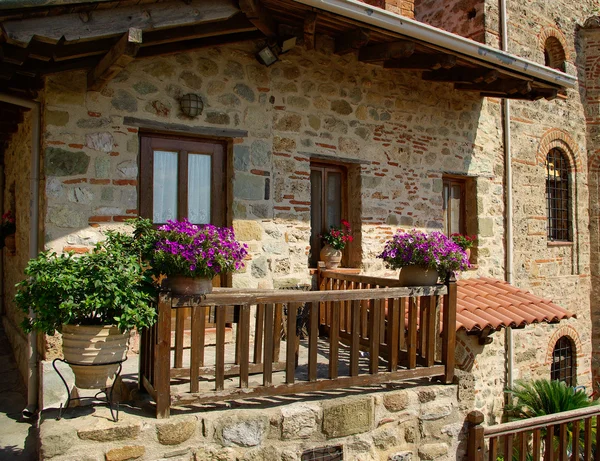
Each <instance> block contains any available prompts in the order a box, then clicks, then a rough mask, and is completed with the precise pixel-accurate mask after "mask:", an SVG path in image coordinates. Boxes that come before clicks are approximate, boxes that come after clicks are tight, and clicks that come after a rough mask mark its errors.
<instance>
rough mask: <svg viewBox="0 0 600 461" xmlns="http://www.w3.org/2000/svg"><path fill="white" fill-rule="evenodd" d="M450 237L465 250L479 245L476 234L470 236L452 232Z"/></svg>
mask: <svg viewBox="0 0 600 461" xmlns="http://www.w3.org/2000/svg"><path fill="white" fill-rule="evenodd" d="M450 238H451V239H452V241H453V242H454V243H456V244H457V245H458V246H459V247H461V248H462V249H463V250H468V249H469V248H472V247H473V246H474V245H477V236H476V235H473V236H471V237H469V236H468V235H462V234H452V235H451V236H450Z"/></svg>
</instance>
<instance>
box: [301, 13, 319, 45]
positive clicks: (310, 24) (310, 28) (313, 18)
mask: <svg viewBox="0 0 600 461" xmlns="http://www.w3.org/2000/svg"><path fill="white" fill-rule="evenodd" d="M316 29H317V13H315V12H314V11H309V12H308V13H306V16H304V47H305V48H306V49H307V50H309V51H310V50H313V49H314V48H315V31H316Z"/></svg>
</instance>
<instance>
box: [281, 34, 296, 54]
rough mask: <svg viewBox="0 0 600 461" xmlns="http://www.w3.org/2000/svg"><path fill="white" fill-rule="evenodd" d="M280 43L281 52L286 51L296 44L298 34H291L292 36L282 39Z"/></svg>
mask: <svg viewBox="0 0 600 461" xmlns="http://www.w3.org/2000/svg"><path fill="white" fill-rule="evenodd" d="M279 43H280V45H279V46H280V48H281V52H282V53H286V52H288V51H290V50H291V49H292V48H294V47H295V46H296V36H294V35H290V36H288V37H286V38H284V39H282V40H281V41H280V42H279Z"/></svg>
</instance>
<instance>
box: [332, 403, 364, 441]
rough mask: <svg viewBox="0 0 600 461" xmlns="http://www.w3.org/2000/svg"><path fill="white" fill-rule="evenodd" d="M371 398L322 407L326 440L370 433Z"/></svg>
mask: <svg viewBox="0 0 600 461" xmlns="http://www.w3.org/2000/svg"><path fill="white" fill-rule="evenodd" d="M373 412H374V405H373V398H371V397H368V398H349V399H342V400H338V401H335V402H332V403H329V404H325V405H324V406H323V432H324V433H325V435H326V436H327V438H328V439H332V438H336V437H345V436H347V435H353V434H360V433H362V432H367V431H370V430H371V428H372V426H373Z"/></svg>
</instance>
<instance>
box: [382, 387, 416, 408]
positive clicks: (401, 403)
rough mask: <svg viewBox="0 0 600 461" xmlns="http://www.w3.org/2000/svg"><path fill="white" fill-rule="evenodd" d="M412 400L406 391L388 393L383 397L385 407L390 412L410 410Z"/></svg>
mask: <svg viewBox="0 0 600 461" xmlns="http://www.w3.org/2000/svg"><path fill="white" fill-rule="evenodd" d="M409 404H410V400H409V398H408V392H407V391H405V390H401V391H394V392H388V393H386V394H385V395H384V396H383V405H384V406H385V409H386V410H388V411H402V410H406V409H407V408H408V405H409Z"/></svg>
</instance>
